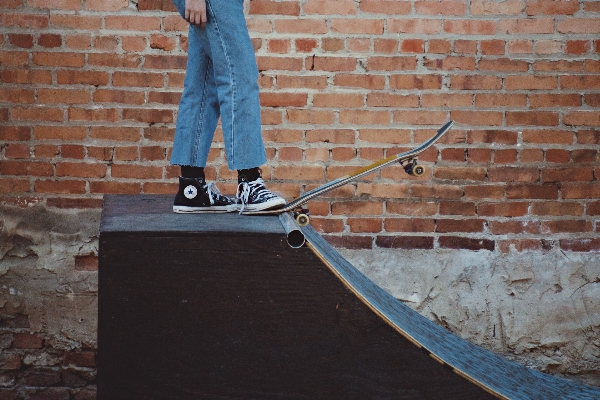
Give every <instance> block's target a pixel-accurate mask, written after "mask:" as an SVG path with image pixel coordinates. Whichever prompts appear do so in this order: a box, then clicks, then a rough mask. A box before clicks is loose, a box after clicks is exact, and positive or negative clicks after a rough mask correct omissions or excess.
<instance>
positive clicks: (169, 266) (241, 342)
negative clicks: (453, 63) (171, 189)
mask: <svg viewBox="0 0 600 400" xmlns="http://www.w3.org/2000/svg"><path fill="white" fill-rule="evenodd" d="M171 206H172V196H150V195H141V196H140V195H136V196H106V197H105V204H104V208H103V216H102V223H101V228H100V248H99V260H100V270H99V327H98V361H97V362H98V398H99V399H101V400H102V399H199V398H207V399H487V398H495V397H507V398H531V399H533V398H538V399H550V398H553V399H558V398H577V399H584V398H586V397H587V398H599V397H600V391H597V390H595V389H593V388H589V387H586V386H579V385H576V384H574V383H571V382H570V381H566V380H558V379H555V378H552V377H548V376H546V375H544V374H541V373H537V372H534V371H531V370H529V369H526V368H524V367H520V366H518V365H516V364H512V363H509V362H507V361H506V360H504V359H503V358H501V357H498V356H496V355H494V354H493V353H490V352H487V351H485V350H483V349H481V348H479V347H477V346H475V345H472V344H470V343H469V342H467V341H465V340H461V339H459V338H458V337H456V336H454V335H452V334H451V333H449V332H447V331H446V330H444V329H443V328H441V327H438V326H437V325H435V324H434V323H432V322H430V321H428V320H427V319H425V318H423V317H422V316H420V315H419V314H417V313H416V312H414V311H412V310H411V309H409V308H408V307H406V306H404V305H403V304H402V303H400V302H399V301H397V300H396V299H394V298H393V297H391V296H390V295H388V294H387V293H386V292H384V291H383V290H382V289H380V288H379V287H377V286H376V285H374V284H373V283H372V282H371V281H370V280H369V279H368V278H366V277H365V276H364V275H362V274H361V273H360V272H359V271H357V270H356V269H355V268H354V267H353V266H352V265H350V264H349V263H348V262H347V261H346V260H344V259H343V258H342V257H341V256H340V255H339V254H338V253H337V252H335V250H334V249H333V248H332V247H331V246H329V245H328V244H327V242H325V240H324V239H323V238H322V237H321V236H320V235H318V233H316V232H315V231H314V230H313V229H312V228H310V227H307V228H304V229H303V232H304V234H305V235H306V238H307V242H308V247H301V248H299V249H292V248H290V247H289V246H288V244H287V243H286V235H285V231H284V229H283V227H282V225H281V223H280V221H279V219H278V218H277V217H275V216H255V217H249V216H241V215H238V214H235V213H233V214H215V215H206V214H194V215H179V214H173V213H172V212H171Z"/></svg>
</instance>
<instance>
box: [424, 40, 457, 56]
mask: <svg viewBox="0 0 600 400" xmlns="http://www.w3.org/2000/svg"><path fill="white" fill-rule="evenodd" d="M451 51H452V43H451V42H450V41H449V40H442V39H429V40H428V41H427V53H432V54H450V52H451Z"/></svg>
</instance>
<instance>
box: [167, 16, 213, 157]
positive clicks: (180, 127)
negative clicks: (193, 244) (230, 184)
mask: <svg viewBox="0 0 600 400" xmlns="http://www.w3.org/2000/svg"><path fill="white" fill-rule="evenodd" d="M218 120H219V102H218V97H217V88H216V85H215V81H214V74H213V63H212V61H211V59H210V47H209V45H208V41H207V39H206V33H205V32H204V31H203V29H200V28H196V27H194V26H190V29H189V35H188V60H187V69H186V74H185V79H184V88H183V93H182V95H181V100H180V103H179V109H178V113H177V126H176V128H175V139H174V141H173V153H172V155H171V164H175V165H184V166H194V167H202V168H203V167H205V166H206V160H207V158H208V152H209V150H210V147H211V144H212V140H213V136H214V132H215V129H216V127H217V122H218Z"/></svg>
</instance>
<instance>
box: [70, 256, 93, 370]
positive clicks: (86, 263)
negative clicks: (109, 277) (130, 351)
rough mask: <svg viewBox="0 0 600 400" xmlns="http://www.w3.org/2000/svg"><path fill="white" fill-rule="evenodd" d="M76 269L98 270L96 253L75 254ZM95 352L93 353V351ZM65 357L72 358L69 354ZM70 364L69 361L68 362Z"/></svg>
mask: <svg viewBox="0 0 600 400" xmlns="http://www.w3.org/2000/svg"><path fill="white" fill-rule="evenodd" d="M75 270H77V271H97V270H98V256H97V255H95V254H94V253H90V254H87V255H78V256H75ZM92 354H93V353H92ZM76 357H77V356H74V358H73V359H74V360H75V359H77V358H76ZM65 358H71V357H70V356H69V355H68V354H67V355H66V356H65ZM67 364H68V363H67ZM75 365H77V366H79V367H89V366H93V365H78V364H75Z"/></svg>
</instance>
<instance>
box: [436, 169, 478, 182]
mask: <svg viewBox="0 0 600 400" xmlns="http://www.w3.org/2000/svg"><path fill="white" fill-rule="evenodd" d="M434 176H435V178H436V179H442V180H451V181H484V180H485V179H486V169H485V168H483V167H436V168H435V171H434Z"/></svg>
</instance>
